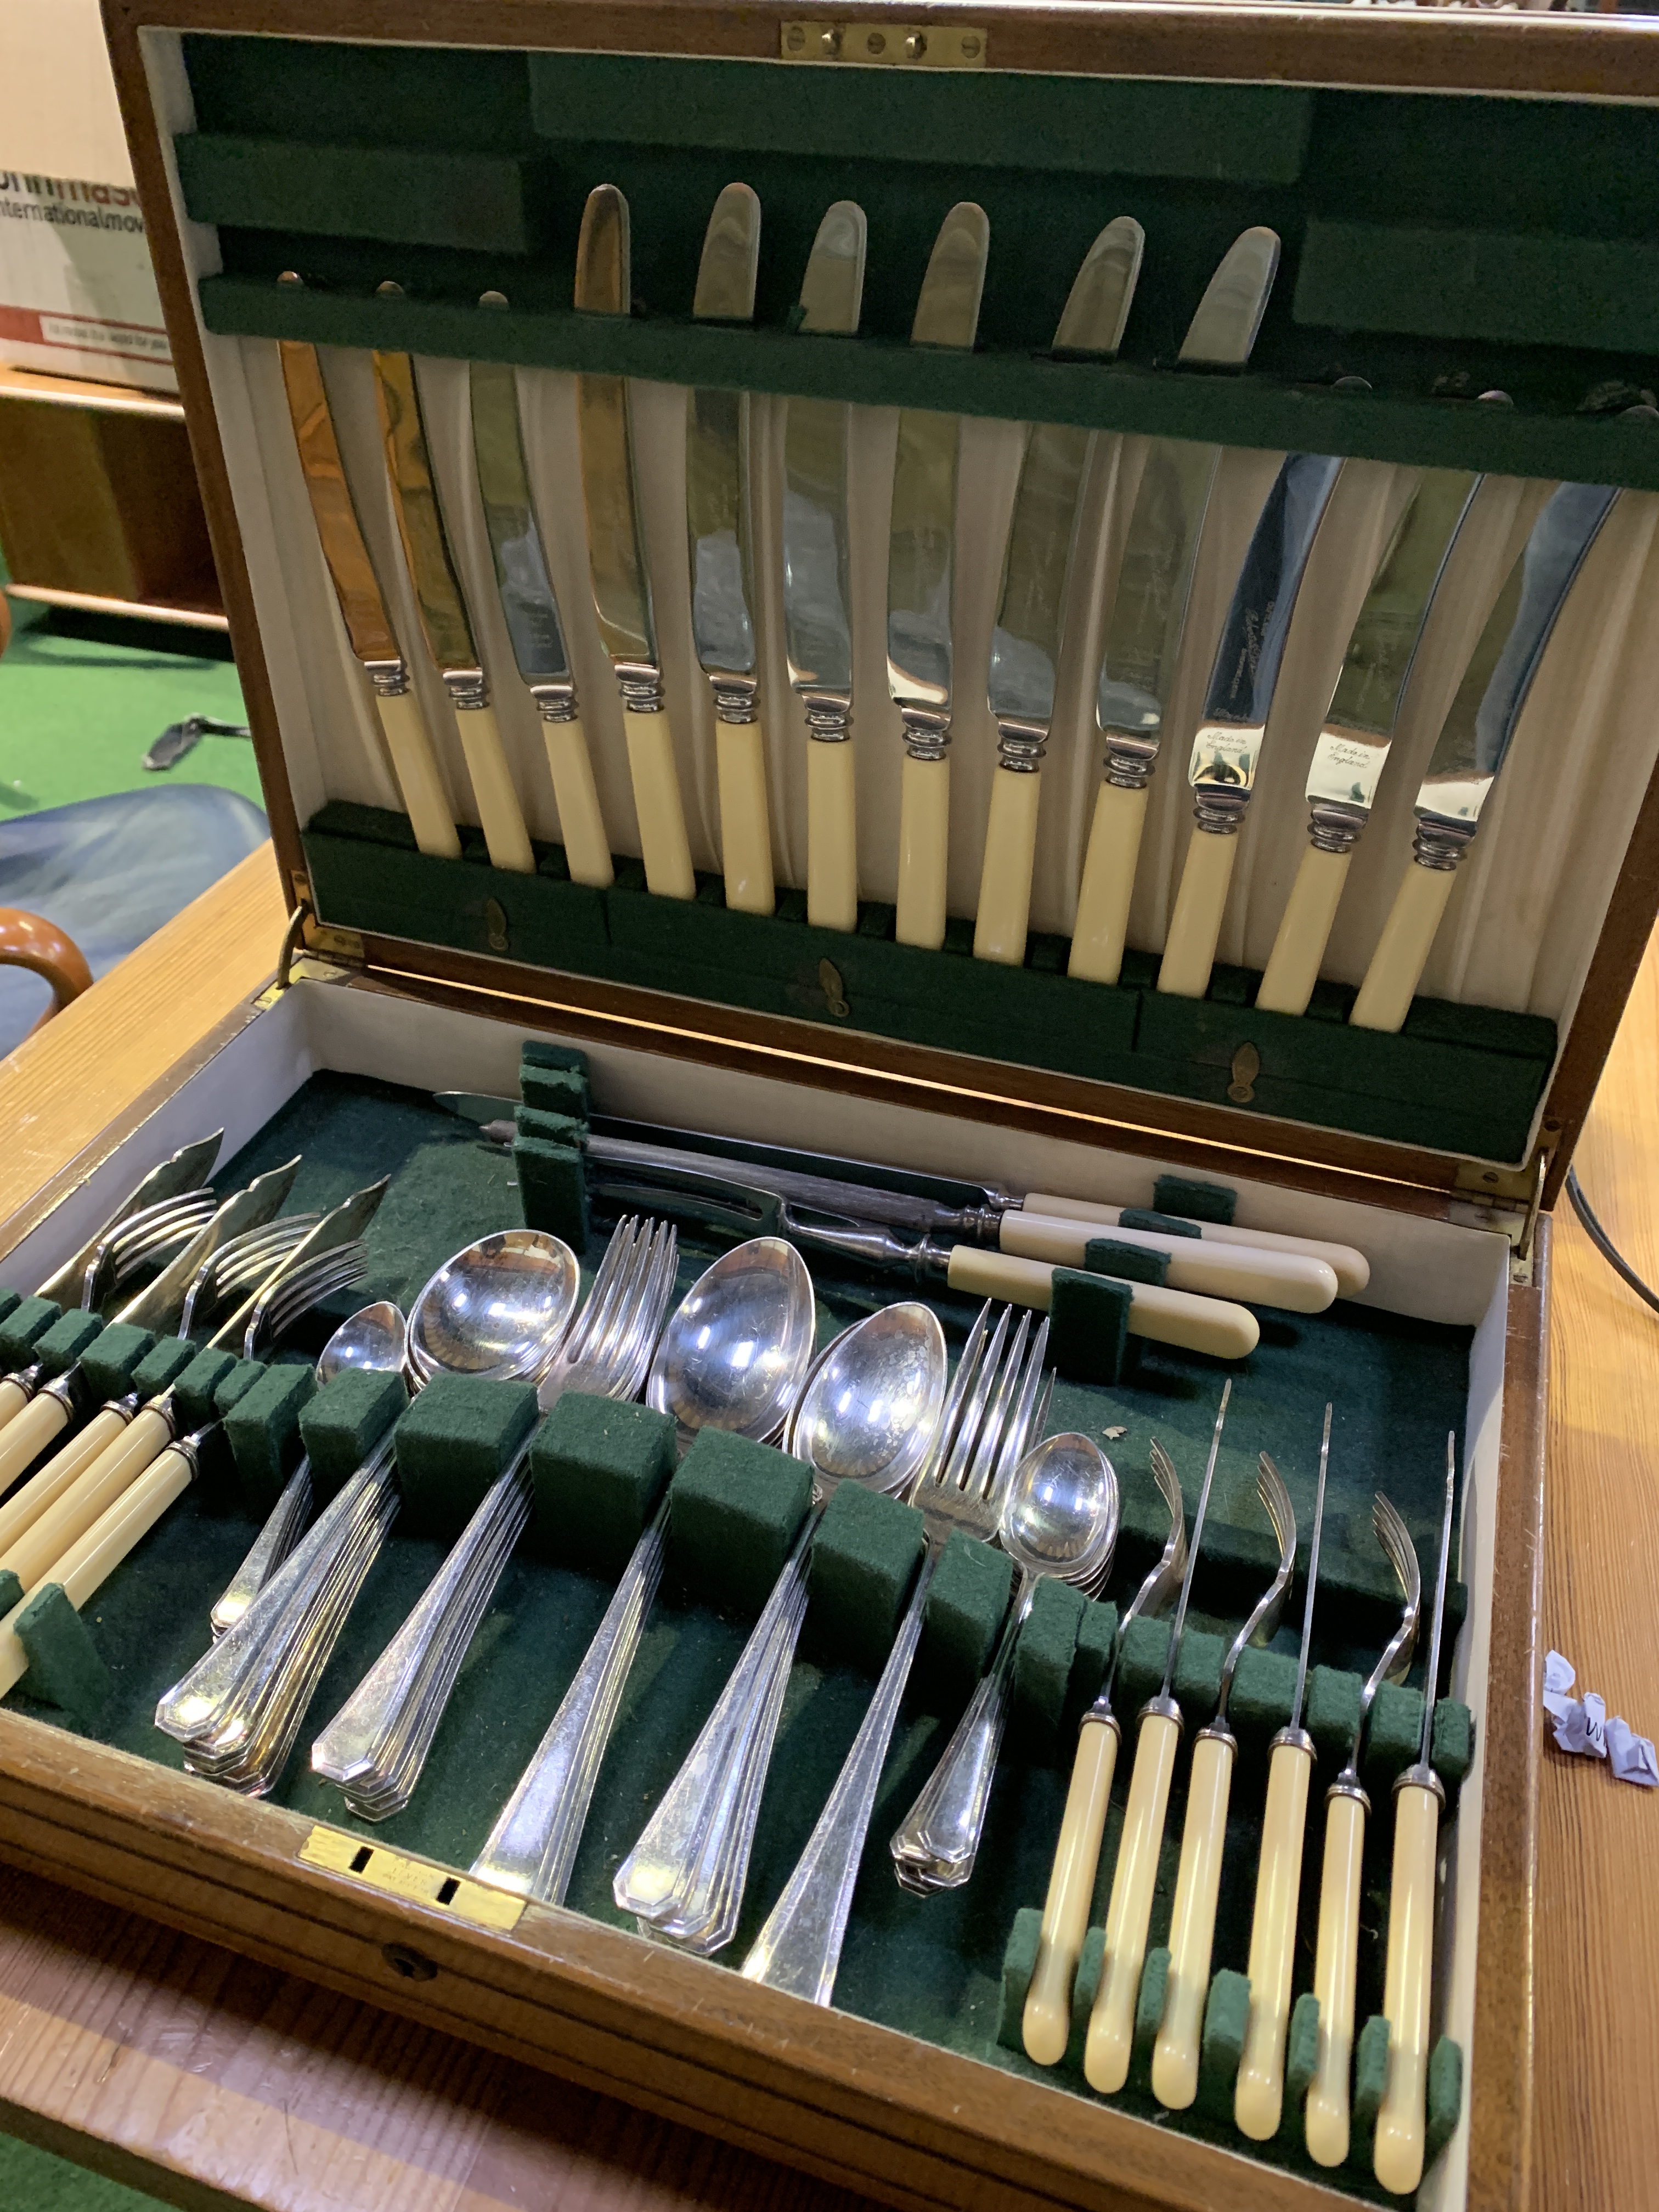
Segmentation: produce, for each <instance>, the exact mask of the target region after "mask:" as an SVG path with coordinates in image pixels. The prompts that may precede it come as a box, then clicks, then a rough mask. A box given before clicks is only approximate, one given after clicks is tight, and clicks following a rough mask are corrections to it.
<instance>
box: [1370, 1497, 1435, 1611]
mask: <svg viewBox="0 0 1659 2212" xmlns="http://www.w3.org/2000/svg"><path fill="white" fill-rule="evenodd" d="M1371 1526H1372V1528H1374V1529H1375V1530H1376V1541H1377V1542H1378V1543H1379V1544H1381V1545H1382V1547H1383V1550H1384V1551H1385V1552H1386V1553H1388V1555H1389V1560H1390V1562H1391V1563H1392V1565H1393V1567H1394V1571H1395V1574H1396V1575H1397V1576H1398V1577H1399V1578H1400V1594H1401V1597H1403V1598H1404V1600H1405V1601H1406V1602H1407V1605H1420V1604H1421V1602H1422V1599H1423V1574H1422V1570H1421V1569H1420V1568H1419V1565H1418V1564H1417V1547H1416V1545H1415V1544H1413V1541H1412V1539H1411V1531H1410V1530H1409V1529H1408V1528H1407V1526H1406V1524H1405V1522H1403V1521H1402V1520H1401V1517H1400V1515H1399V1512H1398V1511H1397V1510H1396V1509H1395V1504H1394V1501H1393V1499H1392V1498H1385V1497H1384V1496H1383V1492H1381V1491H1380V1490H1379V1491H1378V1492H1377V1493H1376V1496H1375V1498H1372V1500H1371Z"/></svg>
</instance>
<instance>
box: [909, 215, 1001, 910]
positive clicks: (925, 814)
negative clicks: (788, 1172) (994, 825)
mask: <svg viewBox="0 0 1659 2212" xmlns="http://www.w3.org/2000/svg"><path fill="white" fill-rule="evenodd" d="M989 240H990V226H989V225H988V223H987V221H986V218H985V211H984V210H983V209H982V208H980V207H975V205H974V204H973V203H972V202H971V201H963V203H962V204H960V205H959V206H957V207H954V208H952V209H951V212H950V214H949V215H948V216H946V217H945V227H944V228H943V229H942V230H941V231H940V233H939V238H938V240H937V241H936V243H935V245H934V247H933V255H932V258H930V260H929V262H928V264H927V276H926V277H925V278H924V280H923V283H922V287H921V297H920V298H919V299H918V301H917V302H916V313H915V320H914V322H913V323H912V325H911V327H910V343H911V344H912V345H921V346H953V347H957V348H958V349H961V350H962V351H963V352H964V353H971V352H972V350H973V345H974V337H975V331H977V330H978V328H979V303H980V295H981V293H982V292H983V290H984V289H985V260H986V254H987V250H988V246H989ZM960 436H961V429H960V418H959V417H958V416H955V415H939V414H935V413H933V412H932V411H931V410H927V409H923V408H916V407H907V408H906V409H905V410H903V412H902V414H901V415H900V416H899V423H898V447H897V451H896V455H895V459H894V465H893V505H892V518H891V521H890V525H889V528H888V537H887V688H888V690H889V691H890V693H891V694H892V698H893V703H894V705H895V706H896V708H898V710H899V718H900V720H901V721H902V724H903V726H904V754H905V758H904V772H903V781H902V788H901V793H900V799H899V868H898V915H897V921H896V935H897V938H898V941H899V943H900V944H901V945H927V946H928V947H929V949H930V950H932V951H938V950H939V946H940V945H943V944H944V942H945V866H946V863H947V860H948V858H949V853H950V824H951V762H950V755H949V752H948V750H946V749H947V747H948V746H949V744H950V742H951V584H952V580H953V578H954V574H955V568H956V541H957V447H958V443H959V441H960Z"/></svg>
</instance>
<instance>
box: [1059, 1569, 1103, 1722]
mask: <svg viewBox="0 0 1659 2212" xmlns="http://www.w3.org/2000/svg"><path fill="white" fill-rule="evenodd" d="M1116 1642H1117V1607H1115V1605H1113V1604H1112V1603H1111V1602H1110V1601H1103V1600H1101V1599H1097V1598H1092V1599H1091V1600H1090V1601H1089V1603H1088V1604H1087V1605H1085V1607H1084V1608H1083V1618H1082V1620H1080V1621H1079V1623H1078V1631H1077V1644H1076V1647H1075V1649H1074V1650H1073V1653H1072V1674H1071V1680H1069V1681H1068V1682H1067V1684H1066V1705H1065V1709H1064V1711H1062V1713H1061V1715H1060V1753H1061V1756H1062V1759H1069V1758H1070V1756H1071V1752H1072V1747H1073V1741H1074V1740H1075V1737H1076V1735H1077V1731H1078V1729H1079V1727H1080V1725H1081V1724H1082V1721H1083V1716H1084V1715H1085V1713H1086V1712H1087V1711H1088V1710H1089V1708H1090V1706H1091V1705H1093V1703H1094V1701H1095V1699H1097V1697H1098V1696H1099V1695H1100V1692H1101V1687H1102V1686H1103V1683H1104V1682H1105V1680H1106V1670H1107V1668H1109V1666H1110V1665H1111V1663H1112V1652H1113V1650H1114V1647H1115V1644H1116Z"/></svg>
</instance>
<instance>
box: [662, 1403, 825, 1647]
mask: <svg viewBox="0 0 1659 2212" xmlns="http://www.w3.org/2000/svg"><path fill="white" fill-rule="evenodd" d="M811 1502H812V1476H811V1469H810V1468H808V1467H807V1466H806V1463H805V1461H803V1460H798V1459H790V1458H788V1457H787V1456H786V1455H784V1454H783V1453H782V1452H780V1451H776V1450H774V1449H772V1448H771V1447H770V1446H769V1445H766V1444H758V1443H755V1442H753V1440H752V1439H751V1438H750V1437H738V1436H731V1435H728V1434H727V1433H726V1431H723V1430H720V1429H703V1430H701V1431H699V1432H698V1434H697V1437H696V1440H695V1442H694V1443H693V1444H692V1446H691V1449H690V1451H689V1452H687V1454H686V1455H685V1457H684V1460H682V1461H681V1462H680V1467H679V1471H678V1474H676V1475H675V1477H674V1480H673V1481H672V1483H671V1485H670V1486H669V1492H668V1569H669V1572H670V1573H671V1575H672V1576H673V1577H674V1578H675V1580H676V1582H677V1583H678V1584H679V1586H680V1588H681V1589H687V1590H690V1591H691V1592H692V1593H693V1594H694V1595H695V1596H696V1599H697V1600H698V1601H699V1602H700V1603H702V1604H704V1605H710V1606H713V1607H714V1608H715V1610H716V1611H717V1612H721V1613H736V1614H738V1615H739V1616H741V1617H743V1618H745V1619H747V1620H753V1619H754V1618H755V1616H756V1615H757V1613H759V1612H760V1609H761V1607H763V1605H764V1604H765V1602H766V1600H767V1596H768V1595H769V1592H770V1590H771V1588H772V1585H773V1583H775V1582H776V1580H777V1578H778V1577H779V1575H780V1574H781V1572H782V1571H783V1565H784V1562H785V1561H786V1559H787V1558H788V1556H789V1552H790V1547H791V1546H792V1545H793V1542H794V1541H795V1537H796V1535H797V1534H798V1532H799V1528H800V1526H801V1523H802V1522H804V1521H805V1518H806V1516H807V1512H808V1510H809V1509H810V1507H811Z"/></svg>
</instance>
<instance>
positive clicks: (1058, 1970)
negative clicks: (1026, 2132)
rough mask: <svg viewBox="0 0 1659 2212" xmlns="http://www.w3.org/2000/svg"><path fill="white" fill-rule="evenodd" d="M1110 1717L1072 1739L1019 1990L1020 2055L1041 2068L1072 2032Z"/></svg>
mask: <svg viewBox="0 0 1659 2212" xmlns="http://www.w3.org/2000/svg"><path fill="white" fill-rule="evenodd" d="M1120 1735H1121V1729H1119V1727H1118V1724H1117V1722H1116V1720H1115V1718H1113V1717H1109V1718H1107V1719H1105V1720H1098V1721H1097V1720H1094V1719H1086V1720H1085V1722H1084V1723H1083V1726H1082V1728H1081V1729H1080V1730H1079V1734H1078V1740H1077V1756H1076V1758H1075V1759H1073V1762H1072V1783H1071V1787H1070V1789H1069V1790H1067V1791H1066V1813H1065V1817H1064V1818H1063V1819H1062V1820H1061V1821H1060V1841H1059V1843H1058V1844H1055V1846H1054V1868H1053V1871H1052V1872H1051V1873H1050V1875H1049V1876H1048V1898H1047V1899H1046V1901H1045V1903H1044V1905H1043V1907H1042V1934H1041V1935H1040V1936H1038V1938H1037V1954H1036V1966H1034V1967H1033V1968H1032V1970H1031V1982H1030V1988H1029V1989H1028V1990H1026V1992H1025V2017H1024V2023H1023V2032H1024V2038H1025V2056H1026V2057H1028V2058H1030V2059H1035V2061H1036V2063H1037V2064H1038V2065H1039V2066H1058V2065H1059V2063H1060V2060H1061V2059H1062V2058H1063V2057H1065V2056H1066V2044H1067V2043H1068V2042H1069V2041H1070V2040H1071V2034H1072V1984H1073V1982H1074V1981H1075V1980H1076V1979H1077V1962H1078V1960H1079V1959H1080V1958H1081V1957H1082V1955H1083V1939H1084V1937H1085V1936H1086V1935H1087V1934H1088V1932H1089V1906H1090V1905H1091V1902H1092V1900H1093V1898H1094V1893H1095V1875H1096V1873H1097V1870H1098V1869H1099V1866H1100V1839H1101V1838H1102V1836H1103V1834H1104V1833H1105V1832H1106V1808H1107V1805H1108V1803H1109V1801H1110V1798H1111V1795H1112V1776H1113V1773H1114V1771H1115V1769H1116V1766H1117V1747H1118V1739H1119V1736H1120Z"/></svg>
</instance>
